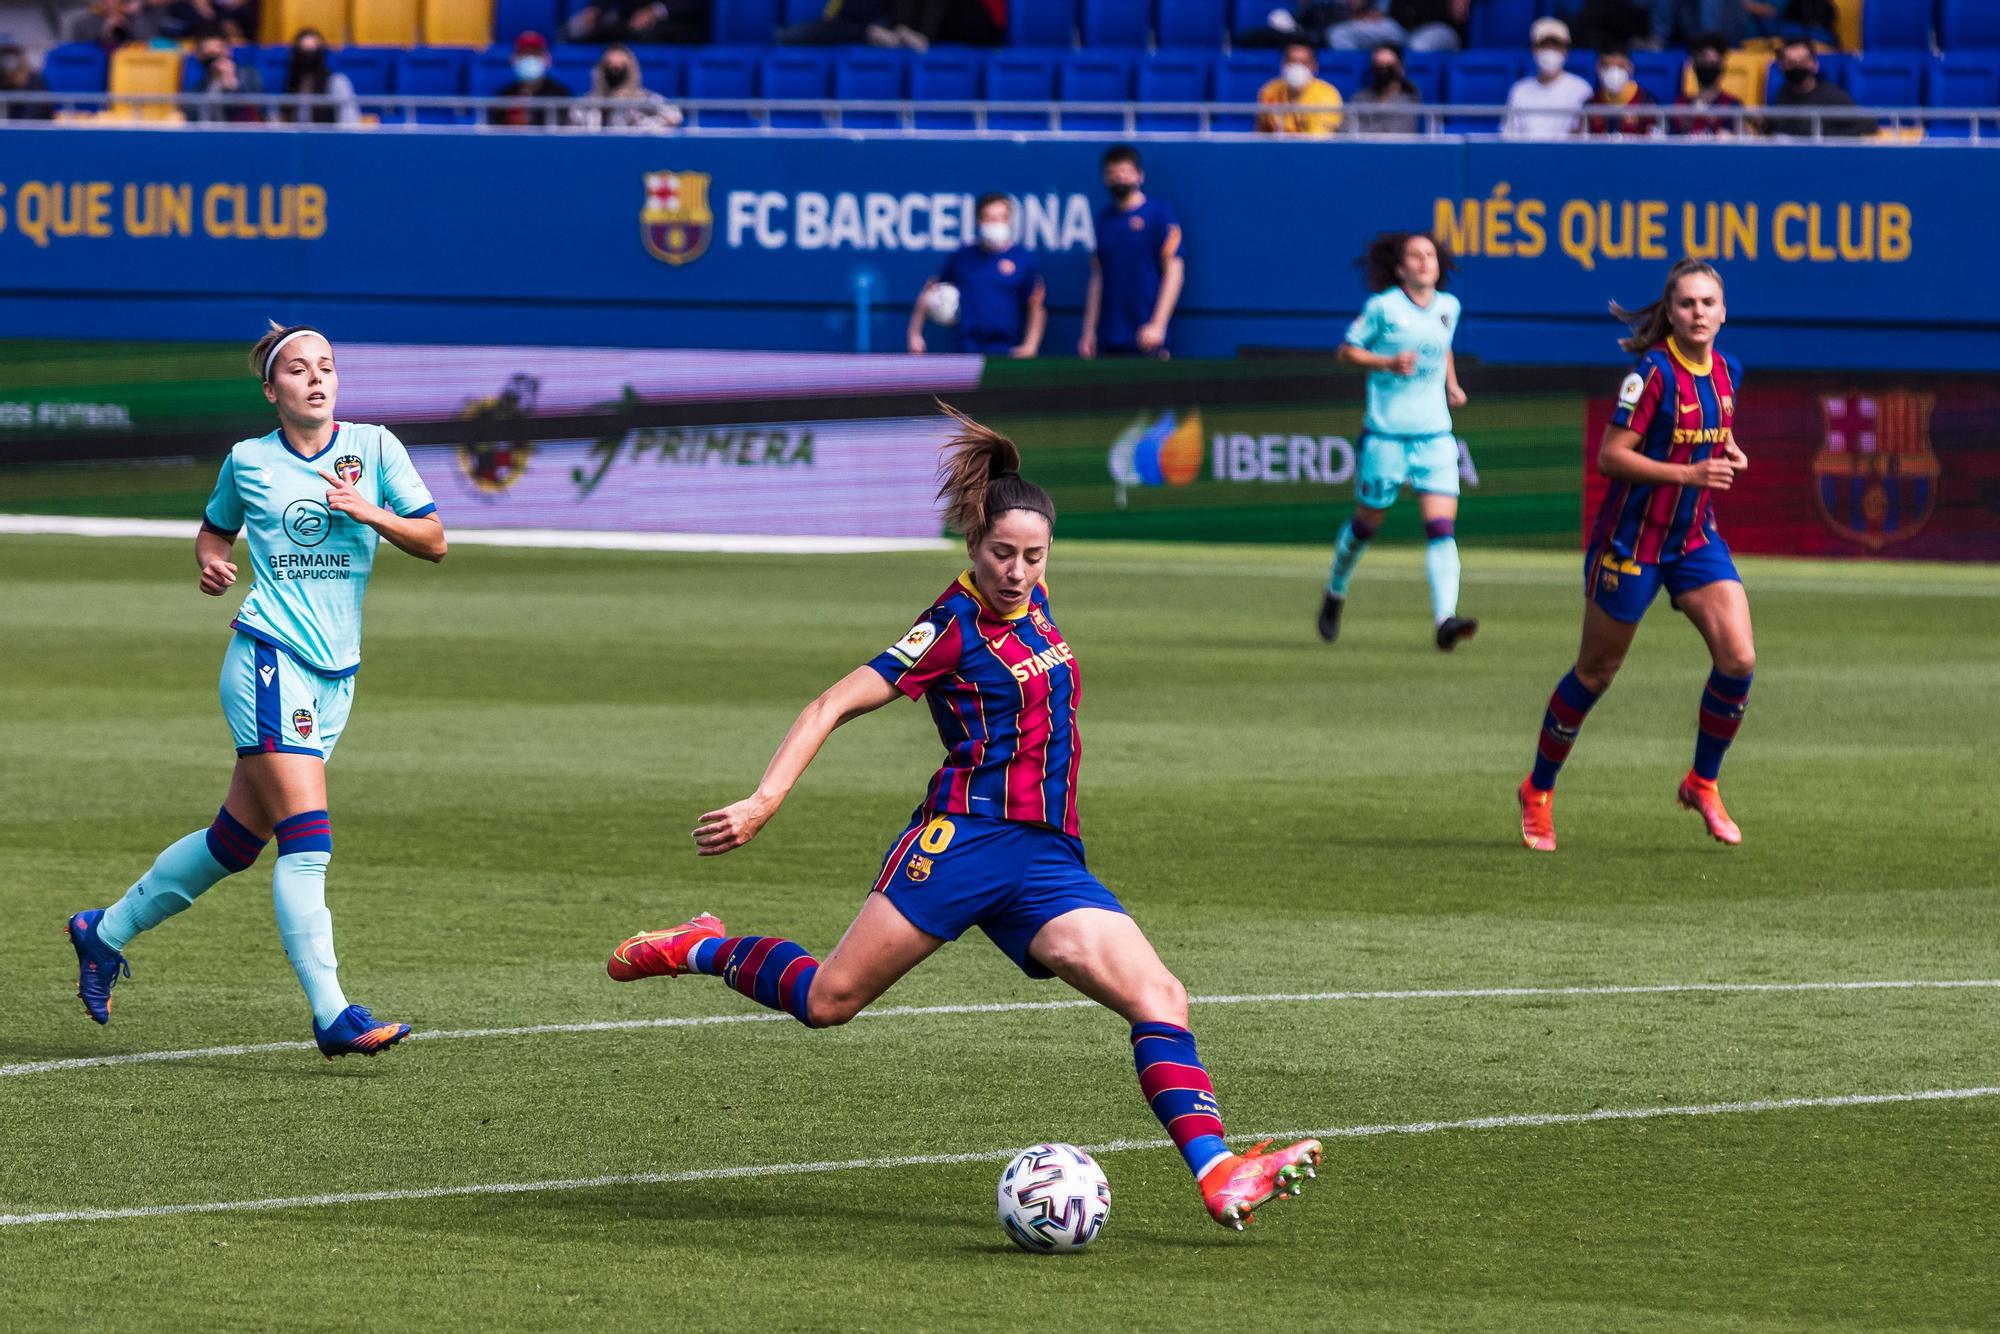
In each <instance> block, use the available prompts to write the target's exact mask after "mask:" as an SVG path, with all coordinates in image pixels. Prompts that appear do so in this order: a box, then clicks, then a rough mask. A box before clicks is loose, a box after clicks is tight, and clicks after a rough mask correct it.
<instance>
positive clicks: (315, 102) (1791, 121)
mask: <svg viewBox="0 0 2000 1334" xmlns="http://www.w3.org/2000/svg"><path fill="white" fill-rule="evenodd" d="M511 113H522V118H523V119H525V120H526V122H527V123H525V124H511V123H507V121H508V120H509V118H510V115H511ZM1267 115H1275V116H1277V117H1279V118H1280V119H1281V120H1298V121H1302V122H1304V123H1306V124H1308V125H1310V124H1313V123H1315V122H1317V121H1318V120H1320V119H1321V118H1324V117H1328V116H1339V117H1340V118H1341V129H1340V131H1339V137H1342V138H1355V137H1361V138H1381V139H1409V138H1417V139H1438V138H1453V137H1491V136H1496V135H1502V136H1505V137H1515V138H1524V139H1537V138H1540V139H1554V140H1561V139H1568V138H1584V139H1592V138H1594V139H1599V140H1607V141H1630V140H1632V139H1634V138H1637V137H1639V136H1637V135H1635V134H1633V133H1631V132H1630V131H1628V130H1626V129H1624V128H1621V127H1623V126H1642V127H1645V129H1646V130H1647V131H1648V132H1649V133H1651V134H1653V135H1657V136H1661V137H1678V138H1698V137H1710V138H1716V137H1730V138H1736V139H1745V140H1748V139H1772V138H1779V139H1784V140H1786V141H1788V142H1815V143H1821V142H1823V143H1839V144H1855V143H1871V142H1885V141H1886V142H1895V143H1907V142H1916V141H1919V140H1924V141H1931V140H1937V141H1943V142H1949V143H1955V144H1964V143H1976V144H1984V145H1989V146H1990V145H1992V144H1995V143H2000V107H1987V108H1962V109H1961V108H1952V109H1942V108H1935V107H1742V106H1739V107H1705V108H1691V107H1673V106H1658V105H1653V106H1633V107H1616V108H1612V107H1587V108H1585V109H1584V110H1583V111H1582V112H1580V113H1579V114H1578V116H1577V117H1576V118H1575V120H1576V128H1575V129H1572V130H1569V131H1564V130H1563V129H1562V128H1561V127H1562V125H1563V123H1564V121H1565V120H1566V119H1568V117H1567V116H1566V113H1563V112H1550V111H1542V110H1534V111H1526V112H1519V113H1510V112H1509V110H1508V109H1507V108H1506V107H1505V106H1496V105H1491V104H1486V105H1466V106H1459V105H1429V104H1421V103H1386V104H1361V103H1354V102H1350V103H1348V104H1346V105H1345V106H1343V107H1339V108H1321V107H1294V106H1291V105H1289V104H1282V103H1281V104H1277V105H1275V106H1272V105H1264V104H1260V103H1229V102H1146V103H1133V102H910V101H833V100H814V101H786V100H774V99H769V98H691V99H635V98H590V97H574V98H523V97H460V96H419V95H414V94H370V95H366V96H355V97H334V96H328V95H324V94H321V95H305V94H287V93H239V94H210V93H180V94H139V93H78V92H62V93H58V92H46V93H43V92H37V93H6V94H0V126H6V127H15V128H19V127H31V126H48V125H54V126H59V127H64V128H68V127H74V126H90V125H99V126H102V125H116V126H119V127H134V126H137V127H145V128H174V129H182V128H194V129H230V130H263V131H272V130H301V129H309V130H322V131H323V130H338V131H383V132H398V133H400V132H426V133H438V132H445V133H509V134H522V133H545V134H577V133H612V134H699V135H716V136H732V137H742V136H766V135H773V134H814V133H817V134H837V135H840V136H842V137H848V138H868V137H877V136H889V137H922V138H968V137H970V138H987V139H990V138H1005V139H1076V138H1093V139H1102V138H1105V137H1107V136H1112V137H1117V138H1121V139H1161V138H1168V139H1186V138H1197V139H1261V140H1270V139H1273V138H1284V139H1290V140H1294V141H1298V142H1305V143H1310V142H1313V141H1314V139H1315V136H1310V135H1306V134H1286V135H1273V134H1270V133H1260V132H1259V131H1258V130H1257V129H1256V125H1257V121H1258V118H1259V117H1262V116H1267ZM621 118H625V119H632V120H637V121H638V122H640V123H636V124H621V123H618V122H619V121H620V119H621ZM1590 118H1597V119H1602V120H1605V121H1609V122H1611V123H1612V125H1613V128H1612V129H1610V130H1609V131H1607V132H1605V133H1601V134H1592V133H1590V132H1589V130H1588V128H1587V126H1588V120H1589V119H1590ZM1695 123H1699V124H1701V125H1703V126H1706V127H1709V128H1707V129H1705V130H1702V131H1700V132H1697V131H1694V130H1691V129H1690V128H1689V127H1690V125H1692V124H1695ZM1510 124H1514V125H1525V126H1528V127H1533V128H1534V129H1536V130H1539V131H1540V132H1538V133H1536V132H1524V133H1519V134H1509V133H1508V131H1507V128H1506V127H1508V126H1509V125H1510ZM1864 124H1866V125H1867V126H1868V132H1866V133H1857V132H1855V131H1857V130H1858V129H1860V128H1862V127H1863V126H1864ZM1718 131H1719V133H1718Z"/></svg>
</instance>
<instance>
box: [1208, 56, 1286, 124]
mask: <svg viewBox="0 0 2000 1334" xmlns="http://www.w3.org/2000/svg"><path fill="white" fill-rule="evenodd" d="M1277 75H1278V53H1277V52H1276V51H1232V52H1230V53H1229V54H1228V55H1226V56H1224V57H1223V58H1222V59H1221V60H1220V61H1219V62H1218V63H1217V64H1216V66H1215V100H1216V101H1218V102H1227V103H1230V104H1231V105H1237V106H1240V105H1242V104H1243V103H1246V102H1255V101H1256V100H1257V94H1258V92H1259V91H1260V90H1262V88H1263V87H1264V85H1265V84H1267V83H1269V82H1270V81H1271V80H1272V79H1274V78H1276V77H1277ZM1214 128H1216V129H1218V130H1225V131H1229V132H1231V133H1236V134H1248V133H1249V132H1250V131H1252V130H1254V129H1256V128H1257V116H1256V114H1255V113H1254V112H1247V111H1244V112H1235V111H1232V112H1227V113H1218V114H1217V115H1216V117H1215V124H1214Z"/></svg>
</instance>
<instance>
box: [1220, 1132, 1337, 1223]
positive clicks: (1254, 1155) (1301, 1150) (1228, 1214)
mask: <svg viewBox="0 0 2000 1334" xmlns="http://www.w3.org/2000/svg"><path fill="white" fill-rule="evenodd" d="M1270 1143H1271V1141H1270V1140H1265V1141H1264V1142H1263V1143H1262V1144H1259V1145H1257V1146H1256V1147H1255V1148H1253V1149H1251V1150H1250V1152H1248V1153H1245V1154H1231V1155H1229V1157H1227V1158H1224V1159H1223V1160H1222V1161H1221V1162H1219V1163H1217V1164H1216V1165H1215V1166H1214V1167H1211V1168H1209V1169H1208V1171H1207V1172H1205V1173H1203V1175H1202V1178H1201V1200H1202V1203H1203V1204H1205V1205H1207V1206H1208V1214H1209V1217H1211V1218H1213V1219H1214V1220H1215V1221H1216V1222H1218V1223H1220V1224H1222V1225H1223V1226H1224V1227H1226V1228H1233V1229H1235V1230H1236V1231H1238V1232H1241V1231H1242V1230H1243V1225H1244V1224H1245V1223H1248V1222H1249V1221H1250V1220H1251V1218H1252V1217H1253V1216H1254V1214H1255V1211H1256V1210H1258V1209H1260V1208H1262V1207H1263V1205H1264V1203H1265V1202H1266V1201H1267V1200H1269V1199H1270V1198H1271V1197H1272V1196H1273V1195H1275V1196H1277V1197H1278V1198H1279V1199H1281V1200H1288V1199H1290V1198H1292V1197H1293V1196H1294V1195H1297V1194H1298V1193H1299V1188H1300V1186H1302V1185H1303V1184H1304V1183H1305V1181H1306V1179H1307V1178H1308V1177H1315V1176H1318V1175H1319V1173H1318V1171H1316V1170H1315V1169H1317V1168H1318V1167H1319V1141H1318V1140H1316V1139H1302V1140H1300V1141H1299V1142H1298V1143H1297V1144H1290V1145H1287V1146H1285V1147H1284V1148H1282V1149H1279V1150H1278V1151H1277V1152H1276V1153H1266V1152H1264V1150H1265V1149H1266V1148H1267V1147H1268V1146H1269V1145H1270Z"/></svg>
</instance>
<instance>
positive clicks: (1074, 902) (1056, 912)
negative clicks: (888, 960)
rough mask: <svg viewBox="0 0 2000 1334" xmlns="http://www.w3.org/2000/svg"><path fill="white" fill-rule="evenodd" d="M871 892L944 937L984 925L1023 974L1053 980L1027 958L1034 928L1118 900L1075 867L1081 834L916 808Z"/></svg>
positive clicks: (1114, 905) (1120, 908) (1112, 906)
mask: <svg viewBox="0 0 2000 1334" xmlns="http://www.w3.org/2000/svg"><path fill="white" fill-rule="evenodd" d="M875 888H876V889H877V890H879V891H880V892H882V893H884V894H887V895H888V896H889V902H891V903H893V904H895V905H896V910H897V911H898V912H900V913H902V914H903V916H904V917H906V918H908V919H909V922H910V925H912V926H914V927H916V928H917V929H918V930H919V931H925V932H928V933H930V934H931V935H933V936H938V937H940V938H942V939H944V940H957V939H958V938H959V937H960V936H961V935H963V934H964V933H965V929H966V928H967V927H969V926H976V927H978V928H979V929H980V930H981V931H984V932H985V933H986V935H987V938H988V939H989V940H991V941H992V942H993V943H994V944H995V945H998V946H999V947H1000V952H1001V953H1002V954H1005V955H1006V956H1007V957H1008V958H1010V959H1012V960H1013V961H1014V963H1015V965H1016V966H1018V967H1019V968H1020V970H1021V971H1022V972H1024V973H1026V974H1027V975H1028V976H1029V977H1036V978H1045V977H1054V976H1055V974H1053V973H1051V972H1050V971H1049V970H1048V969H1046V968H1044V967H1042V966H1041V965H1040V964H1039V963H1036V962H1035V961H1034V959H1032V958H1031V957H1029V954H1028V946H1030V945H1031V944H1033V943H1034V940H1035V934H1036V933H1037V932H1038V931H1040V930H1041V929H1042V928H1043V927H1045V926H1047V925H1048V924H1049V923H1050V922H1052V921H1054V920H1055V919H1056V918H1058V917H1061V916H1062V915H1063V914H1064V913H1066V912H1073V911H1074V910H1076V909H1078V908H1104V909H1107V910H1108V911H1111V912H1116V913H1122V912H1124V911H1125V905H1124V904H1122V903H1120V902H1119V901H1118V898H1117V896H1116V895H1114V894H1113V893H1112V892H1111V891H1110V890H1108V889H1106V888H1105V887H1104V885H1103V884H1102V882H1100V881H1099V880H1098V878H1097V877H1096V876H1094V875H1092V874H1091V873H1090V868H1089V867H1087V866H1085V865H1084V864H1083V840H1081V839H1076V838H1071V837H1070V836H1069V835H1068V834H1065V833H1063V832H1062V831H1061V830H1058V829H1050V828H1049V827H1048V826H1047V825H1038V824H1024V823H1022V822H1021V821H1019V820H996V819H993V818H991V817H989V816H983V815H934V814H932V813H931V812H929V811H926V810H922V809H919V810H918V811H917V813H916V814H915V815H914V816H912V817H911V818H910V826H909V828H907V829H905V830H904V831H903V834H902V837H900V838H898V839H897V840H896V841H895V842H894V843H892V844H890V845H889V855H888V856H886V857H884V858H883V859H882V874H881V876H880V877H878V878H877V879H876V881H875Z"/></svg>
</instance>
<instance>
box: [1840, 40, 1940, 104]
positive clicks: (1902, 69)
mask: <svg viewBox="0 0 2000 1334" xmlns="http://www.w3.org/2000/svg"><path fill="white" fill-rule="evenodd" d="M1850 60H1851V63H1850V64H1849V65H1848V69H1847V91H1848V92H1849V93H1850V94H1852V95H1853V97H1854V100H1855V101H1856V102H1859V103H1860V104H1861V105H1862V106H1864V107H1918V106H1922V105H1923V104H1924V91H1923V90H1924V58H1923V57H1922V56H1920V55H1918V54H1917V53H1916V52H1914V51H1871V52H1869V53H1868V54H1866V55H1859V56H1853V57H1850Z"/></svg>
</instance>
